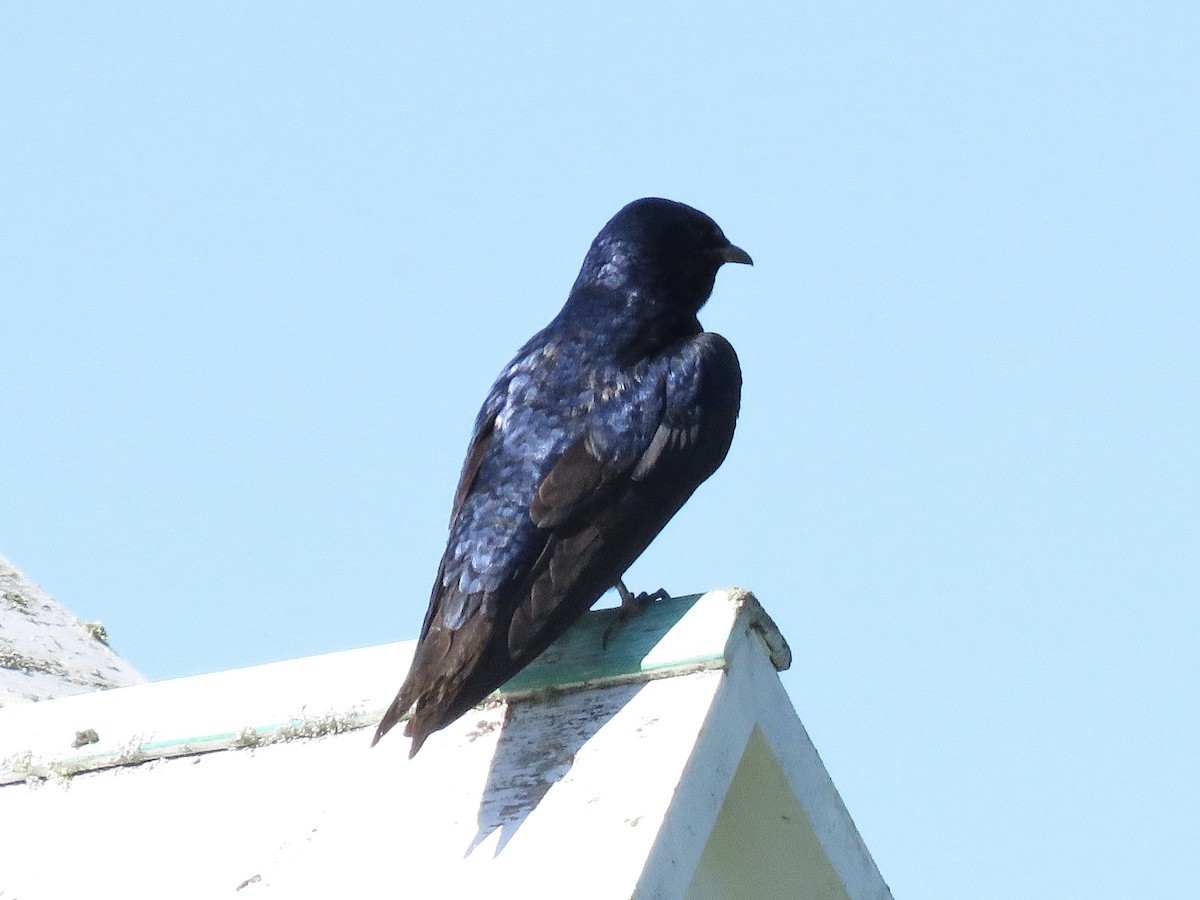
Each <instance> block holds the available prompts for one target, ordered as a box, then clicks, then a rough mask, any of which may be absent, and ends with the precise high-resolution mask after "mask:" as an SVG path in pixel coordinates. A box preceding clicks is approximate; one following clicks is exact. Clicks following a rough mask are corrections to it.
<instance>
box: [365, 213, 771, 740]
mask: <svg viewBox="0 0 1200 900" xmlns="http://www.w3.org/2000/svg"><path fill="white" fill-rule="evenodd" d="M725 263H746V264H751V259H750V256H749V254H747V253H746V251H745V250H742V249H741V248H740V247H735V246H734V245H733V244H731V243H730V242H729V240H728V239H726V237H725V235H724V233H722V231H721V229H720V228H718V227H717V224H716V223H715V222H714V221H713V220H712V219H710V218H709V217H708V216H706V215H705V214H704V213H702V212H700V211H699V210H696V209H693V208H692V207H690V206H685V205H684V204H682V203H675V202H672V201H670V200H661V199H657V198H647V199H643V200H635V201H634V202H633V203H630V204H629V205H628V206H626V207H625V208H624V209H622V210H621V211H620V212H618V213H617V214H616V215H615V216H613V218H612V220H611V221H609V223H608V224H607V225H605V226H604V228H603V230H601V232H600V233H599V234H598V235H597V236H596V239H595V240H594V241H593V242H592V246H591V248H590V249H589V250H588V253H587V256H586V257H585V258H584V260H583V268H582V269H580V272H579V277H578V278H577V279H576V280H575V284H574V286H573V287H572V288H571V293H570V295H569V296H568V297H567V302H566V304H565V305H564V306H563V308H562V310H561V311H560V312H559V314H558V315H557V316H556V317H555V318H554V320H553V321H552V322H551V323H550V324H549V325H547V326H546V327H545V328H543V329H542V330H541V331H539V332H538V333H537V334H535V335H534V336H533V337H532V338H530V340H529V341H528V342H527V343H526V344H525V346H523V347H522V348H521V349H520V350H518V351H517V355H516V356H515V357H514V358H513V360H512V362H510V363H509V364H508V365H507V366H505V368H504V370H503V371H502V372H501V373H500V377H499V378H497V379H496V383H495V384H494V385H493V386H492V389H491V391H490V392H489V393H488V395H487V399H486V400H485V401H484V403H483V409H481V410H480V411H479V416H478V418H476V420H475V429H474V432H473V434H472V436H471V442H470V446H469V448H468V450H467V458H466V462H465V463H464V464H463V468H462V475H461V477H460V478H459V482H458V490H457V491H456V492H455V495H454V507H453V512H452V513H451V516H450V537H449V541H448V542H447V545H446V552H445V555H443V557H442V562H441V565H440V566H439V568H438V573H437V579H436V581H435V582H434V585H433V594H432V596H431V597H430V600H429V610H428V612H426V614H425V623H424V625H423V626H422V627H421V638H420V640H419V641H418V643H417V649H416V654H415V656H414V657H413V662H412V667H411V668H410V669H409V672H408V676H407V677H406V678H405V680H404V683H403V685H401V687H400V691H399V693H398V694H397V695H396V699H395V700H394V701H393V702H392V705H391V706H390V707H389V708H388V710H387V712H386V713H385V714H384V716H383V719H382V720H381V721H380V723H379V728H378V729H377V730H376V732H375V737H374V740H372V742H371V743H372V745H374V744H375V743H376V742H378V741H379V739H380V738H381V737H383V735H385V734H386V733H387V732H388V730H389V729H391V728H392V727H393V726H394V725H395V724H396V723H397V722H398V721H400V719H401V717H402V716H404V714H405V713H407V712H408V711H409V710H410V709H412V708H413V706H414V704H415V709H413V714H412V717H411V718H410V719H409V721H408V725H407V728H406V729H405V733H406V734H408V735H411V736H412V739H413V741H412V747H411V750H410V752H409V755H410V756H413V755H415V754H416V752H417V751H418V750H419V749H420V748H421V744H422V743H424V741H425V739H426V738H427V737H429V735H430V734H431V733H432V732H434V731H437V730H438V729H439V728H444V727H445V726H446V725H449V724H450V723H451V722H453V721H454V720H455V719H457V718H458V717H459V716H461V715H462V714H463V713H464V712H466V711H467V710H469V709H470V708H471V707H472V706H474V705H475V704H477V703H479V702H480V701H481V700H483V699H484V698H485V697H486V696H487V695H488V694H490V693H491V692H492V691H493V690H495V689H496V688H497V687H499V686H500V685H501V684H503V683H504V682H505V681H507V680H508V679H509V678H511V677H512V676H513V675H515V674H516V673H517V672H519V671H520V670H521V669H522V668H524V667H525V666H526V665H528V664H529V663H530V662H532V661H533V659H534V658H535V657H537V656H538V654H540V653H541V652H542V651H543V650H545V649H546V648H547V647H548V646H549V645H550V644H551V642H553V641H554V639H555V638H557V637H558V636H559V635H561V634H562V633H563V632H564V631H566V630H567V629H568V628H569V627H570V626H571V625H572V624H573V623H574V622H575V621H577V620H578V619H579V618H580V617H581V616H582V615H583V614H584V613H585V612H586V611H587V610H588V609H589V608H590V607H591V606H592V604H593V603H595V602H596V600H597V599H598V598H599V597H600V595H601V594H603V593H604V592H605V591H607V590H608V589H609V588H611V587H614V586H617V585H618V584H619V582H620V578H621V576H622V575H623V574H624V572H625V570H626V569H627V568H629V566H630V565H631V564H632V563H633V561H634V560H635V559H637V557H638V556H639V555H640V554H641V552H642V551H643V550H645V549H646V547H647V545H649V543H650V541H652V540H653V539H654V537H655V535H657V534H658V533H659V531H661V530H662V528H663V526H664V525H666V524H667V522H668V520H670V518H671V517H672V516H673V515H675V513H676V512H677V511H678V510H679V508H680V507H681V506H682V505H683V504H684V502H685V501H686V500H687V499H688V497H690V496H691V495H692V492H693V491H695V490H696V488H697V487H699V485H700V483H701V482H702V481H704V480H705V479H706V478H708V476H709V475H711V474H712V473H713V472H714V471H716V469H717V467H718V466H719V465H720V464H721V462H722V461H723V460H724V459H725V454H726V453H727V452H728V451H729V445H730V442H731V441H732V439H733V429H734V425H735V423H736V421H737V415H738V407H739V404H740V401H741V390H742V372H741V367H740V366H739V365H738V359H737V354H735V353H734V351H733V347H732V346H730V344H729V342H728V341H726V340H725V338H723V337H721V336H720V335H718V334H713V333H711V332H706V331H705V330H704V329H703V328H702V327H701V326H700V322H699V321H698V319H697V318H696V316H697V313H698V312H699V311H700V308H701V307H702V306H703V305H704V303H705V302H706V301H707V300H708V297H709V295H710V294H711V293H712V289H713V282H714V281H715V279H716V275H717V270H718V269H719V268H720V267H721V266H722V265H724V264H725ZM623 587H624V586H623V585H621V588H622V589H623ZM622 595H623V596H624V597H627V596H628V593H627V592H626V591H624V590H622Z"/></svg>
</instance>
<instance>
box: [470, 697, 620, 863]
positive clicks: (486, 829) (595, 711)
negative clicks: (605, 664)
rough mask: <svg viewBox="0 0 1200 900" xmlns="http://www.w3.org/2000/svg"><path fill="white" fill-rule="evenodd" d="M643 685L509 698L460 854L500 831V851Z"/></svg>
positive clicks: (498, 850)
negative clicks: (472, 831) (471, 830)
mask: <svg viewBox="0 0 1200 900" xmlns="http://www.w3.org/2000/svg"><path fill="white" fill-rule="evenodd" d="M643 687H644V684H641V683H633V684H622V685H617V686H609V687H601V688H593V689H590V690H580V691H571V692H569V693H563V694H558V695H556V696H553V697H550V698H549V699H547V698H545V697H532V698H526V699H520V700H513V701H510V702H509V704H508V707H507V709H506V710H505V716H504V722H503V724H502V725H501V727H500V737H499V740H498V741H497V743H496V751H495V753H494V754H493V755H492V761H491V765H490V766H489V768H488V775H487V784H486V786H485V788H484V791H483V795H482V796H481V797H480V800H479V815H478V831H477V833H476V835H475V838H474V839H473V840H472V841H471V843H470V845H469V846H468V847H467V850H466V853H464V856H470V855H471V853H473V852H474V851H475V849H476V848H477V847H478V846H479V845H480V844H482V843H483V842H484V841H485V840H487V838H488V837H490V836H491V834H492V833H493V832H495V831H497V830H499V831H500V838H499V840H498V841H497V844H496V850H495V853H494V855H496V856H498V855H499V854H500V853H501V852H502V851H503V850H504V848H505V846H506V845H507V844H508V842H509V841H510V840H512V838H513V836H514V835H515V834H516V833H517V831H518V830H519V829H520V828H521V826H522V825H523V824H524V823H525V820H526V819H527V818H528V817H529V816H530V814H531V813H532V812H533V811H534V810H535V809H537V807H538V805H539V804H540V803H541V802H542V799H543V798H544V797H545V796H546V794H547V792H548V791H549V790H550V788H552V787H553V786H554V785H555V784H557V783H558V782H559V781H561V780H562V779H563V777H564V776H565V775H566V774H567V773H568V772H569V771H570V770H571V766H572V765H574V763H575V757H576V755H577V754H578V753H579V751H580V749H582V747H583V745H584V744H586V743H587V742H588V741H589V740H591V738H592V737H593V736H594V735H595V734H596V732H598V731H599V730H600V729H601V728H603V727H604V726H605V725H606V724H607V723H608V722H609V720H611V719H612V717H613V716H615V715H616V714H617V713H618V712H620V710H621V708H622V707H624V706H625V704H627V703H628V702H629V701H630V700H632V699H633V698H634V696H636V695H637V693H638V691H640V690H641V689H642V688H643Z"/></svg>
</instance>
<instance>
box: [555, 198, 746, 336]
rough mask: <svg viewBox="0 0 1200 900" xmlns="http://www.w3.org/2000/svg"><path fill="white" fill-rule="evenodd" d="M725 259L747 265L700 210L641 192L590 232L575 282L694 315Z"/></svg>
mask: <svg viewBox="0 0 1200 900" xmlns="http://www.w3.org/2000/svg"><path fill="white" fill-rule="evenodd" d="M727 262H733V263H745V264H746V265H753V261H752V260H751V259H750V254H748V253H747V252H746V251H745V250H743V249H741V248H740V247H736V246H734V245H733V244H731V243H730V242H729V239H728V238H726V237H725V234H724V233H723V232H722V231H721V229H720V228H719V227H718V226H717V223H716V222H714V221H713V220H712V219H710V218H709V217H708V216H706V215H705V214H704V213H702V212H700V210H698V209H693V208H692V207H690V206H686V205H684V204H682V203H676V202H674V201H672V200H662V199H660V198H657V197H647V198H645V199H642V200H634V201H633V202H632V203H630V204H629V205H628V206H626V207H625V208H624V209H622V210H621V211H620V212H618V213H617V214H616V215H615V216H613V217H612V219H610V220H609V222H608V224H607V225H605V226H604V228H603V229H602V230H601V231H600V233H599V234H598V235H596V239H595V240H594V241H592V246H591V249H590V250H588V254H587V257H586V258H585V259H584V261H583V268H582V269H581V270H580V272H579V278H578V280H577V281H576V282H575V286H576V288H581V287H583V288H588V287H599V288H608V289H611V290H618V291H622V292H637V293H638V294H640V295H643V296H646V297H653V298H654V299H656V300H659V301H663V300H665V301H666V302H669V303H670V304H672V305H673V306H675V307H677V308H679V311H680V312H685V311H686V312H688V313H692V314H694V313H695V312H697V311H698V310H699V309H700V307H701V306H703V305H704V303H705V301H706V300H708V296H709V294H711V293H712V289H713V282H714V280H715V279H716V277H717V270H718V269H719V268H721V266H723V265H724V264H725V263H727Z"/></svg>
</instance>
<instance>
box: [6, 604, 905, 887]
mask: <svg viewBox="0 0 1200 900" xmlns="http://www.w3.org/2000/svg"><path fill="white" fill-rule="evenodd" d="M614 614H615V611H613V610H599V611H594V612H591V613H589V614H588V615H586V616H585V617H584V618H583V620H582V621H580V622H579V623H578V624H577V625H576V626H575V627H574V628H573V629H572V630H571V631H569V632H568V633H567V634H566V635H564V636H563V638H562V639H560V640H559V641H558V642H557V643H556V644H554V645H553V646H551V648H550V649H549V650H547V651H546V652H545V653H544V654H543V655H542V656H541V657H540V658H539V659H538V660H537V661H536V662H535V663H534V664H533V665H531V666H530V667H529V668H527V669H526V670H525V671H523V672H522V673H521V674H520V675H519V676H517V678H515V679H513V680H512V681H510V682H509V683H508V684H506V685H505V686H504V688H502V689H501V690H500V691H499V692H498V693H497V694H495V695H493V696H492V697H491V698H489V700H488V701H487V702H486V703H484V704H482V705H481V706H480V707H477V708H475V709H474V710H472V711H470V712H469V713H467V714H466V715H464V716H463V717H462V718H461V719H459V720H458V721H457V722H455V723H454V724H453V725H451V726H449V727H448V728H446V729H444V730H442V731H439V732H437V733H436V734H434V735H433V736H432V737H431V738H430V739H429V741H428V743H427V744H426V745H425V748H424V749H423V750H422V752H421V753H420V754H419V755H418V756H417V757H416V758H415V759H412V760H410V759H408V756H407V751H408V741H407V739H405V738H403V737H401V736H400V734H399V731H397V733H396V734H394V735H392V736H390V737H388V738H387V739H386V740H384V741H383V742H382V743H380V744H379V746H377V747H375V748H369V747H368V744H369V737H370V731H369V726H371V725H373V724H374V722H375V721H376V719H377V718H378V716H379V714H380V712H381V710H382V709H383V708H384V706H386V704H387V702H388V700H389V699H390V694H391V691H392V689H393V688H394V686H395V681H396V679H397V677H398V676H399V675H401V674H403V672H404V670H405V668H406V666H407V665H408V663H409V660H410V658H411V655H412V651H413V647H414V646H415V642H405V643H399V644H388V645H382V646H377V647H370V648H366V649H363V650H352V651H346V652H341V653H330V654H326V655H322V656H315V657H309V658H305V659H297V660H290V661H287V662H281V663H274V664H270V665H264V666H255V667H252V668H246V669H237V670H232V671H226V672H218V673H214V674H211V675H201V676H196V677H191V678H181V679H177V680H173V681H165V682H158V683H152V684H140V685H135V686H131V687H123V688H118V689H113V690H106V691H97V692H95V693H88V694H82V695H78V696H69V697H63V698H61V699H53V700H45V701H42V702H38V703H29V704H23V705H16V706H9V707H6V708H4V709H0V770H2V771H0V810H3V811H4V812H3V815H2V816H0V848H3V862H2V863H0V897H4V898H8V897H13V898H22V900H25V898H58V897H79V896H105V895H106V894H111V893H119V895H120V896H122V897H131V898H138V897H161V896H164V895H170V896H183V897H222V896H229V897H233V896H238V897H254V896H257V895H259V894H264V895H270V896H275V897H331V896H334V897H336V896H371V897H389V896H395V897H407V896H428V895H430V894H431V893H433V894H435V895H436V896H441V897H448V898H455V897H467V896H476V894H475V893H474V892H480V895H482V892H486V895H487V896H489V897H501V898H505V897H514V898H516V897H520V898H542V897H546V898H549V897H572V898H593V897H594V898H618V897H621V898H623V897H631V898H680V900H684V898H687V900H701V898H704V900H709V898H784V897H787V898H796V897H802V898H854V900H859V898H863V900H866V898H889V897H890V896H891V894H890V892H889V890H888V888H887V886H886V884H885V883H884V881H883V880H882V878H881V877H880V875H879V872H878V871H877V870H876V867H875V865H874V863H873V862H872V860H871V857H870V855H869V853H868V852H867V849H866V847H865V846H864V845H863V842H862V840H861V839H860V838H859V835H858V832H857V830H856V829H855V826H854V823H853V822H852V821H851V819H850V816H849V814H848V813H847V811H846V809H845V807H844V806H843V804H842V801H841V799H840V798H839V796H838V793H837V791H836V790H835V788H834V786H833V783H832V782H831V781H830V778H829V775H828V773H827V772H826V770H825V767H824V765H823V764H822V763H821V760H820V757H819V756H818V755H817V752H816V750H815V749H814V747H813V745H812V743H811V742H810V741H809V738H808V735H807V734H806V733H805V730H804V727H803V726H802V725H801V723H800V720H799V718H798V717H797V716H796V713H795V711H794V709H793V707H792V705H791V703H790V702H789V700H788V697H787V695H786V693H785V692H784V689H783V687H782V685H781V684H780V681H779V677H778V674H777V672H778V670H780V669H783V668H786V667H787V665H788V664H789V662H790V652H789V650H788V647H787V644H786V643H785V641H784V640H783V638H782V636H781V635H780V634H779V632H778V630H777V629H776V627H775V625H774V623H773V622H772V621H771V619H770V618H769V616H767V614H766V613H765V612H764V611H763V609H762V607H761V606H760V605H759V603H758V601H757V600H756V599H755V598H754V597H753V596H752V595H751V594H749V593H747V592H745V591H741V590H723V591H713V592H710V593H707V594H703V595H700V596H692V597H681V598H675V599H671V600H665V601H661V602H658V603H655V604H653V605H652V606H651V607H650V608H649V609H648V611H647V612H646V613H645V614H644V615H643V616H641V617H640V618H637V619H634V620H633V621H631V622H628V623H626V624H624V625H623V626H622V627H620V628H618V629H616V630H615V633H613V632H612V631H611V630H610V625H612V623H613V616H614ZM606 634H611V635H612V636H611V640H608V641H607V646H606V641H605V636H606Z"/></svg>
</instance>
